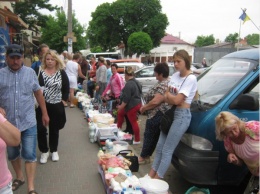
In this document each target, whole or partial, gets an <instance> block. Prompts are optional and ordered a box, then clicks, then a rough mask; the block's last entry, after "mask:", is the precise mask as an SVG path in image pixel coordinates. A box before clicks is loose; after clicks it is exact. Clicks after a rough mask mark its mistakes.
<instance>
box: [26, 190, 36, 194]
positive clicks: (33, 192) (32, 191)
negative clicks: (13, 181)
mask: <svg viewBox="0 0 260 194" xmlns="http://www.w3.org/2000/svg"><path fill="white" fill-rule="evenodd" d="M28 194H38V193H37V192H36V191H35V190H31V191H29V193H28Z"/></svg>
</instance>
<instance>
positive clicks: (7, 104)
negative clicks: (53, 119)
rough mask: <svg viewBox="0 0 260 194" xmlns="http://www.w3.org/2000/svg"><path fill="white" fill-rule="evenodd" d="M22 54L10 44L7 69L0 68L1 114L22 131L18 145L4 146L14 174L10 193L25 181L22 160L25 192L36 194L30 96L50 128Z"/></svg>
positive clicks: (39, 94) (34, 147) (18, 47)
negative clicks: (35, 100)
mask: <svg viewBox="0 0 260 194" xmlns="http://www.w3.org/2000/svg"><path fill="white" fill-rule="evenodd" d="M23 54H24V52H23V48H22V47H21V46H20V45H17V44H12V45H9V46H7V47H6V63H7V66H6V67H4V68H2V69H0V78H1V81H0V113H1V114H3V115H4V116H5V117H6V118H7V119H8V120H9V121H10V123H12V124H13V125H14V126H16V127H17V128H18V129H19V130H20V131H21V144H20V145H19V146H14V147H11V146H9V147H7V153H8V159H9V160H10V161H11V163H12V166H13V168H14V171H15V173H16V179H15V180H14V181H13V185H12V190H13V191H15V190H17V189H18V188H19V187H20V186H21V185H23V184H24V182H25V176H24V175H23V172H22V169H21V167H22V159H24V160H25V172H26V177H27V187H28V193H29V194H36V193H37V192H36V191H35V188H34V178H35V171H36V161H37V158H36V144H37V128H36V116H35V107H34V98H33V93H34V96H35V97H36V99H37V102H38V104H39V106H40V107H41V110H42V115H43V116H42V121H43V124H44V125H45V126H48V125H49V116H48V113H47V110H46V105H45V100H44V97H43V94H42V91H41V88H40V85H39V82H38V79H37V76H36V73H35V71H34V70H33V69H32V68H29V67H26V66H25V65H24V64H23V59H24V58H23Z"/></svg>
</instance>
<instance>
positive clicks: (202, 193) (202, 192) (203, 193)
mask: <svg viewBox="0 0 260 194" xmlns="http://www.w3.org/2000/svg"><path fill="white" fill-rule="evenodd" d="M197 193H199V194H210V191H209V189H205V188H198V187H195V186H193V187H191V188H189V189H188V190H187V191H186V193H185V194H197Z"/></svg>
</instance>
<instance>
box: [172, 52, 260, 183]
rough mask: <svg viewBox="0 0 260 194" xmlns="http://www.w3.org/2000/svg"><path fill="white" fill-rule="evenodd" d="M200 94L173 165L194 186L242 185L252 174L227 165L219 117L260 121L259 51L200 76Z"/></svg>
mask: <svg viewBox="0 0 260 194" xmlns="http://www.w3.org/2000/svg"><path fill="white" fill-rule="evenodd" d="M198 93H199V95H198V99H197V100H194V101H193V102H192V104H191V114H192V119H191V123H190V126H189V128H188V130H187V132H186V133H185V134H184V135H183V137H182V139H181V141H180V143H179V144H178V146H177V148H176V150H175V152H174V154H173V157H172V164H173V166H174V167H175V168H176V169H177V170H178V171H179V172H180V174H181V175H182V176H183V177H184V178H185V179H186V180H187V181H189V182H191V183H194V184H203V185H239V184H240V183H241V182H242V181H243V180H245V177H248V176H247V174H248V173H249V171H248V169H247V167H246V166H245V165H243V166H236V165H234V164H230V163H228V162H227V155H228V152H227V151H226V150H225V148H224V143H223V141H218V140H216V135H215V117H216V116H217V115H218V114H219V113H220V112H221V111H229V112H231V113H233V114H234V115H236V116H238V117H239V118H240V119H241V120H243V121H250V120H259V48H258V49H248V50H243V51H237V52H234V53H230V54H228V55H226V56H224V57H222V58H221V59H219V60H218V61H217V62H215V63H214V64H213V65H212V66H211V67H209V68H208V69H207V70H205V71H204V72H203V73H202V74H201V75H199V76H198Z"/></svg>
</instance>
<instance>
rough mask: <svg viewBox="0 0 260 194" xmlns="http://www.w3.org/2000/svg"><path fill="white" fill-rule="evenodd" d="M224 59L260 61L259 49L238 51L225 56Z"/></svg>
mask: <svg viewBox="0 0 260 194" xmlns="http://www.w3.org/2000/svg"><path fill="white" fill-rule="evenodd" d="M223 58H240V59H251V60H255V61H258V60H259V48H254V49H246V50H241V51H236V52H233V53H229V54H227V55H225V56H224V57H223Z"/></svg>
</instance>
